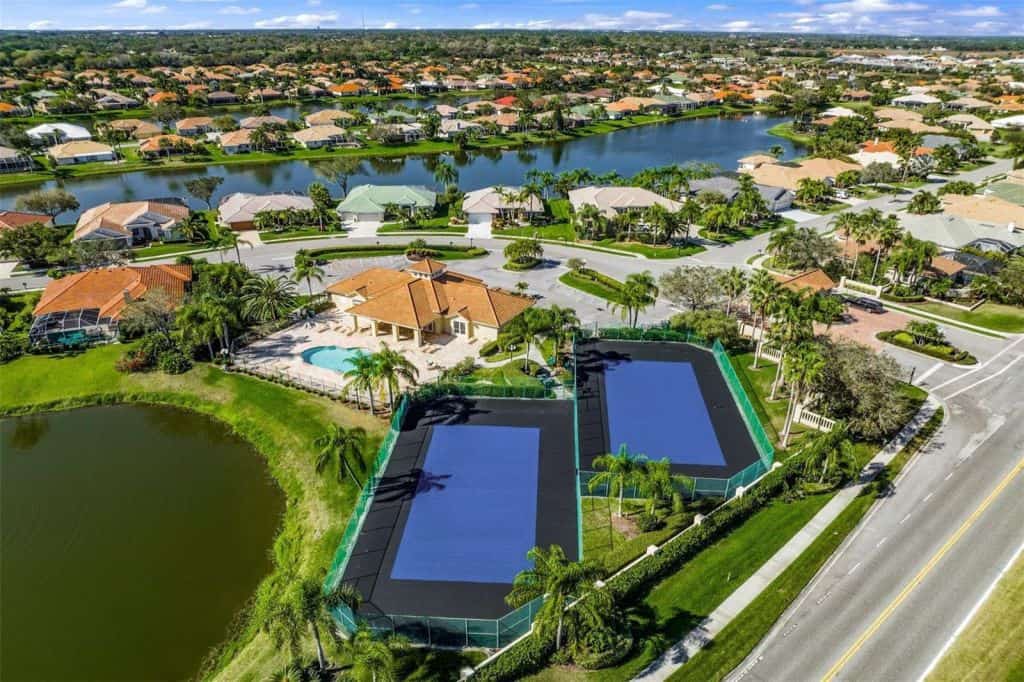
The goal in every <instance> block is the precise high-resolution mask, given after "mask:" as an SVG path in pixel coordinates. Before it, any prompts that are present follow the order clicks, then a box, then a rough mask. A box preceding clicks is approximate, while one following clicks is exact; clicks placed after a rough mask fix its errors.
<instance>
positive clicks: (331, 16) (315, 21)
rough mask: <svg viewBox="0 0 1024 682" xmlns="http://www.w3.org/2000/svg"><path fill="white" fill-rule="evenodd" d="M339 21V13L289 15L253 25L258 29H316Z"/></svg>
mask: <svg viewBox="0 0 1024 682" xmlns="http://www.w3.org/2000/svg"><path fill="white" fill-rule="evenodd" d="M336 21H338V13H337V12H327V13H325V14H312V13H306V14H288V15H284V16H280V17H274V18H273V19H263V20H262V21H257V22H256V23H254V24H253V26H255V27H256V28H316V27H317V26H322V25H324V24H333V23H335V22H336Z"/></svg>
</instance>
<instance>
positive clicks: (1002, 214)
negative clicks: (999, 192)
mask: <svg viewBox="0 0 1024 682" xmlns="http://www.w3.org/2000/svg"><path fill="white" fill-rule="evenodd" d="M942 209H943V210H944V211H945V212H946V213H947V214H949V215H954V216H958V217H961V218H967V219H969V220H978V221H981V222H985V223H992V224H995V225H1000V226H1003V227H1006V228H1008V229H1010V230H1011V231H1017V230H1024V206H1019V205H1017V204H1015V203H1012V202H1010V201H1007V200H1005V199H1001V198H1000V197H998V196H995V195H992V194H989V195H979V194H972V195H969V196H967V195H963V194H946V195H944V196H943V197H942Z"/></svg>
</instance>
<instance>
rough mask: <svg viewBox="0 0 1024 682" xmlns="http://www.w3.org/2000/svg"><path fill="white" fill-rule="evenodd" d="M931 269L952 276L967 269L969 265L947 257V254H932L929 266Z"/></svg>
mask: <svg viewBox="0 0 1024 682" xmlns="http://www.w3.org/2000/svg"><path fill="white" fill-rule="evenodd" d="M928 269H929V270H932V271H934V272H937V273H938V274H940V275H946V276H952V275H955V274H957V273H958V272H961V271H963V270H966V269H967V266H966V265H964V264H963V263H960V262H957V261H955V260H953V259H952V258H946V257H945V256H932V262H931V265H929V266H928Z"/></svg>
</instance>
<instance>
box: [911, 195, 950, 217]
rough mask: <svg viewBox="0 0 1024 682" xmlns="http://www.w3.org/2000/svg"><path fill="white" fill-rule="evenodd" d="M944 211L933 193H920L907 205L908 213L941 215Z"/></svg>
mask: <svg viewBox="0 0 1024 682" xmlns="http://www.w3.org/2000/svg"><path fill="white" fill-rule="evenodd" d="M941 210H942V202H941V201H940V200H939V198H938V197H937V196H935V195H934V194H932V193H931V192H927V191H924V192H918V193H917V194H915V195H914V196H913V197H911V199H910V203H909V204H907V211H909V212H910V213H916V214H917V215H923V214H925V213H939V212H940V211H941Z"/></svg>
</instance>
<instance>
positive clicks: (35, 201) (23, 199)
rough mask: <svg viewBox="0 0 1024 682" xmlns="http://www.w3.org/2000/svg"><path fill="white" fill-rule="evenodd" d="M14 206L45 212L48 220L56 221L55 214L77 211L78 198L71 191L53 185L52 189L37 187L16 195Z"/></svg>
mask: <svg viewBox="0 0 1024 682" xmlns="http://www.w3.org/2000/svg"><path fill="white" fill-rule="evenodd" d="M15 206H17V207H18V209H19V210H22V211H30V212H32V213H45V214H46V215H48V216H50V220H52V221H53V222H56V221H57V216H59V215H60V214H61V213H64V212H66V211H77V210H78V207H79V203H78V199H76V198H75V195H74V194H72V193H71V192H68V191H66V190H63V189H61V188H60V187H54V188H53V189H37V190H34V191H32V192H29V193H28V194H23V195H21V196H20V197H18V200H17V201H16V202H15Z"/></svg>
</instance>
